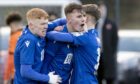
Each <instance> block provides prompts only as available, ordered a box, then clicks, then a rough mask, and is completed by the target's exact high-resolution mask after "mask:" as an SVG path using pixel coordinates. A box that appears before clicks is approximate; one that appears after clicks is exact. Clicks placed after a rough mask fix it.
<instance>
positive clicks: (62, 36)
mask: <svg viewBox="0 0 140 84" xmlns="http://www.w3.org/2000/svg"><path fill="white" fill-rule="evenodd" d="M47 38H48V39H51V40H56V41H61V42H70V43H73V44H74V45H84V44H87V41H88V38H87V35H86V34H83V35H78V36H75V35H73V34H70V33H63V32H57V31H51V32H48V33H47Z"/></svg>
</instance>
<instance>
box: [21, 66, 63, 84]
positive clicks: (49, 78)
mask: <svg viewBox="0 0 140 84" xmlns="http://www.w3.org/2000/svg"><path fill="white" fill-rule="evenodd" d="M20 70H21V71H20V73H21V76H22V77H25V78H28V79H31V80H36V81H42V82H48V83H59V82H61V78H60V77H59V76H58V75H54V72H50V73H49V74H48V75H45V74H40V73H38V72H36V71H35V70H33V69H32V65H21V69H20ZM59 78H60V79H59Z"/></svg>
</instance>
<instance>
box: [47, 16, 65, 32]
mask: <svg viewBox="0 0 140 84" xmlns="http://www.w3.org/2000/svg"><path fill="white" fill-rule="evenodd" d="M66 23H67V21H66V19H65V18H59V19H56V20H54V21H52V22H49V23H48V30H47V32H48V31H52V30H54V28H55V27H57V26H63V25H65V24H66Z"/></svg>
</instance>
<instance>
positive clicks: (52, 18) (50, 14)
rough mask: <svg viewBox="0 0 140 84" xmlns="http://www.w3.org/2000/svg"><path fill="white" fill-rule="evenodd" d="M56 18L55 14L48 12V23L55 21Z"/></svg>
mask: <svg viewBox="0 0 140 84" xmlns="http://www.w3.org/2000/svg"><path fill="white" fill-rule="evenodd" d="M57 18H58V16H57V14H56V13H55V12H49V21H50V22H51V21H53V20H55V19H57Z"/></svg>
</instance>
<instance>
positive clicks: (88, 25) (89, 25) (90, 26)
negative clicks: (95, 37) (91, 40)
mask: <svg viewBox="0 0 140 84" xmlns="http://www.w3.org/2000/svg"><path fill="white" fill-rule="evenodd" d="M87 28H88V30H90V29H94V28H95V24H93V23H92V22H87Z"/></svg>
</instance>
